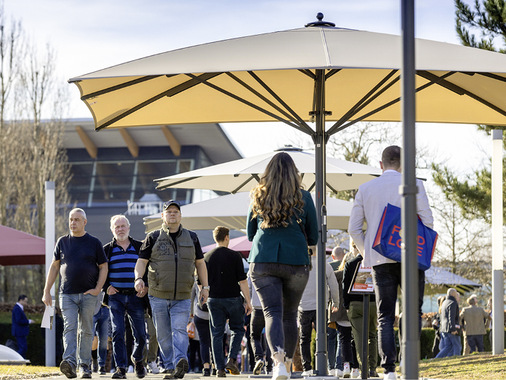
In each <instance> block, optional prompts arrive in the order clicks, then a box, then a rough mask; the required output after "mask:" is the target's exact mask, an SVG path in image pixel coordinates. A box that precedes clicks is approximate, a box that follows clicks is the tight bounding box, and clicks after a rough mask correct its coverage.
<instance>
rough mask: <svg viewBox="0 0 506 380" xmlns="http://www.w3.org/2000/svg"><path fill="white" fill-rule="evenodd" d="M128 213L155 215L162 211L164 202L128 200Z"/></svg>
mask: <svg viewBox="0 0 506 380" xmlns="http://www.w3.org/2000/svg"><path fill="white" fill-rule="evenodd" d="M127 204H128V210H127V215H153V214H156V213H158V212H162V208H163V202H130V201H128V202H127Z"/></svg>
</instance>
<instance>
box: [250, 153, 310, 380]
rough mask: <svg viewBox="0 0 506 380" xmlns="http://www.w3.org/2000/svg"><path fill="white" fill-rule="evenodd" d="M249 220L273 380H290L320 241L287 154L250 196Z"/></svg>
mask: <svg viewBox="0 0 506 380" xmlns="http://www.w3.org/2000/svg"><path fill="white" fill-rule="evenodd" d="M251 199H252V200H251V205H250V210H249V213H248V219H247V231H248V239H249V240H250V241H253V246H252V248H251V252H250V255H249V258H248V260H249V262H250V263H251V265H250V271H251V274H250V275H251V280H252V283H253V286H254V287H255V290H256V291H257V293H258V296H259V298H260V302H261V304H262V308H263V312H264V316H265V329H266V337H267V341H268V344H269V348H270V350H271V352H272V357H273V360H274V368H273V377H272V379H273V380H286V379H287V378H288V377H289V376H290V374H289V372H290V368H291V363H292V358H293V355H294V353H295V347H296V344H297V307H298V305H299V302H300V299H301V297H302V293H303V292H304V288H305V287H306V283H307V279H308V276H309V263H310V261H309V256H308V245H309V246H313V245H316V243H317V241H318V224H317V220H316V210H315V207H314V203H313V200H312V198H311V195H310V194H309V192H307V191H305V190H302V189H301V178H300V175H299V172H298V170H297V167H296V166H295V163H294V162H293V160H292V158H291V157H290V155H289V154H288V153H285V152H281V153H278V154H276V155H275V156H274V157H273V158H272V159H271V161H270V162H269V164H268V165H267V167H266V169H265V172H264V174H263V175H262V177H261V179H260V182H259V184H258V185H257V186H256V187H255V188H254V189H253V190H252V191H251Z"/></svg>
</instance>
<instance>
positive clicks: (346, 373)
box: [343, 362, 351, 379]
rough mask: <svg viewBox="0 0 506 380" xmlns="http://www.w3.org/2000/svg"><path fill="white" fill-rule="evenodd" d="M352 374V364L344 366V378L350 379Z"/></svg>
mask: <svg viewBox="0 0 506 380" xmlns="http://www.w3.org/2000/svg"><path fill="white" fill-rule="evenodd" d="M350 374H351V369H350V363H348V362H346V363H344V364H343V377H344V378H345V379H347V378H349V377H350Z"/></svg>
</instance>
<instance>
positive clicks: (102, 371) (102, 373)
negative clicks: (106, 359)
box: [98, 367, 107, 375]
mask: <svg viewBox="0 0 506 380" xmlns="http://www.w3.org/2000/svg"><path fill="white" fill-rule="evenodd" d="M98 373H99V374H100V375H105V374H106V373H107V371H106V370H105V367H100V368H99V369H98Z"/></svg>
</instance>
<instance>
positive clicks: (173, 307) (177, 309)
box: [149, 295, 191, 369]
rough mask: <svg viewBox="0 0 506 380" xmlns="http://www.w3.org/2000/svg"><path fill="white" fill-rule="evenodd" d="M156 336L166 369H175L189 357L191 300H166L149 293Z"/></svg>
mask: <svg viewBox="0 0 506 380" xmlns="http://www.w3.org/2000/svg"><path fill="white" fill-rule="evenodd" d="M149 303H150V304H151V310H152V313H153V322H154V324H155V328H156V337H157V339H158V346H159V347H160V352H161V356H162V361H163V367H164V368H165V369H174V368H175V364H176V363H177V362H178V361H179V360H180V359H183V358H185V359H186V360H188V358H187V352H188V344H189V340H188V333H187V332H186V325H187V324H188V319H189V318H190V307H191V300H190V299H187V300H179V301H175V300H166V299H163V298H158V297H153V296H152V295H149Z"/></svg>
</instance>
